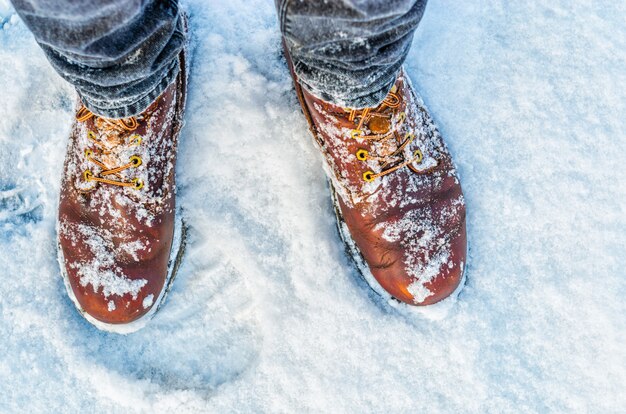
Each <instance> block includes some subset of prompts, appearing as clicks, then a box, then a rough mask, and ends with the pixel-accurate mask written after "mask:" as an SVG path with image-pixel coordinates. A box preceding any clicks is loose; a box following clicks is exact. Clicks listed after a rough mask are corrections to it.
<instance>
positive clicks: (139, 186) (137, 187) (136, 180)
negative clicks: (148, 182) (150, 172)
mask: <svg viewBox="0 0 626 414" xmlns="http://www.w3.org/2000/svg"><path fill="white" fill-rule="evenodd" d="M131 182H132V183H133V184H135V186H134V187H133V188H134V189H135V190H141V189H142V188H143V181H141V180H140V179H139V178H133V179H132V180H131Z"/></svg>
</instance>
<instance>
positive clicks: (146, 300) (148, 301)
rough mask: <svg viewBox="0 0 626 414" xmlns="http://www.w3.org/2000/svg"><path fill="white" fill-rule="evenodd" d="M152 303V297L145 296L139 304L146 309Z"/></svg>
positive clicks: (151, 295)
mask: <svg viewBox="0 0 626 414" xmlns="http://www.w3.org/2000/svg"><path fill="white" fill-rule="evenodd" d="M153 303H154V295H153V294H150V295H148V296H146V297H145V298H143V302H142V303H141V304H142V305H143V308H144V309H148V308H149V307H150V306H152V304H153Z"/></svg>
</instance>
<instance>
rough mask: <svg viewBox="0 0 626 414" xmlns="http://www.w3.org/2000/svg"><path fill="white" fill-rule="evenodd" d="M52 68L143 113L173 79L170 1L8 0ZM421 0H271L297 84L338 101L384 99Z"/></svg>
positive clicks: (94, 99)
mask: <svg viewBox="0 0 626 414" xmlns="http://www.w3.org/2000/svg"><path fill="white" fill-rule="evenodd" d="M12 2H13V5H14V7H15V9H16V11H17V13H18V14H19V15H20V17H21V18H22V20H23V21H24V23H25V24H26V25H27V26H28V28H29V29H30V30H31V31H32V33H33V35H34V36H35V39H36V40H37V42H38V43H39V45H40V46H41V48H42V49H43V51H44V53H45V54H46V57H47V58H48V60H49V61H50V63H51V64H52V66H53V67H54V68H55V69H56V71H57V72H58V73H59V74H60V75H61V76H62V77H63V78H64V79H65V80H67V81H68V82H69V83H71V84H72V85H73V86H74V87H75V88H76V90H77V91H78V94H79V96H80V97H81V100H82V102H83V104H84V105H85V106H86V107H87V108H88V109H89V110H91V111H92V112H94V113H95V114H97V115H100V116H104V117H108V118H125V117H129V116H132V115H137V114H139V113H141V112H143V111H144V110H145V109H146V108H147V107H148V106H149V105H150V104H151V103H152V102H153V101H154V100H155V99H156V98H157V97H158V96H159V95H160V94H161V93H162V92H163V91H164V90H165V88H166V87H167V86H168V85H169V84H170V83H171V82H172V81H173V80H174V79H175V78H176V76H177V74H178V71H179V65H178V59H177V57H178V54H179V53H180V51H181V50H182V48H183V47H184V42H185V35H184V29H183V17H182V13H181V12H180V10H179V8H178V2H177V0H98V1H95V2H94V1H93V0H12ZM425 6H426V0H276V7H277V10H278V17H279V20H280V29H281V31H282V33H283V36H284V38H285V42H286V45H287V47H288V49H289V51H290V54H291V58H292V60H293V63H294V69H295V71H296V74H297V75H298V78H299V81H300V83H301V84H302V85H303V86H304V87H305V88H306V89H307V90H308V91H309V92H311V93H312V94H313V95H315V96H317V97H319V98H321V99H323V100H325V101H328V102H331V103H334V104H336V105H340V106H343V107H354V108H359V107H366V106H375V105H377V104H378V103H379V102H380V101H382V100H383V99H384V97H385V96H386V94H387V92H388V90H389V89H390V88H391V85H392V84H393V82H394V80H395V77H396V74H397V73H398V71H399V69H400V66H401V65H402V62H403V61H404V59H405V58H406V55H407V53H408V49H409V47H410V45H411V40H412V37H413V32H414V31H415V29H416V27H417V25H418V23H419V21H420V19H421V17H422V14H423V12H424V8H425Z"/></svg>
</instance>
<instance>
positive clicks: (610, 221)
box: [0, 0, 626, 414]
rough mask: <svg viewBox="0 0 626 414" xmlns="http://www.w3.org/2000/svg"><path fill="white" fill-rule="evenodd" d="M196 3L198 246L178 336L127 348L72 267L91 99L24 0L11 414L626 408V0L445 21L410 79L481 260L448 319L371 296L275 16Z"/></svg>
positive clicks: (4, 401)
mask: <svg viewBox="0 0 626 414" xmlns="http://www.w3.org/2000/svg"><path fill="white" fill-rule="evenodd" d="M204 3H211V4H212V5H211V6H208V5H206V4H204ZM185 4H186V5H187V9H188V10H189V12H190V15H191V30H192V36H193V39H192V45H193V68H192V78H191V85H190V86H191V93H190V99H189V106H188V113H187V116H186V120H187V124H186V127H185V129H184V130H183V134H182V137H181V139H182V141H181V144H182V147H181V156H180V162H179V169H178V178H179V184H180V193H179V196H180V197H179V203H180V204H181V205H182V206H183V207H184V209H185V215H186V218H187V221H188V223H190V225H191V238H190V248H189V251H188V255H187V257H186V259H185V262H184V265H183V267H182V271H181V273H180V275H179V276H178V279H177V280H176V283H175V285H174V288H173V291H172V292H171V294H170V296H169V298H168V300H167V303H166V305H165V307H164V308H163V309H162V311H161V312H160V313H159V314H158V315H157V317H156V318H155V319H154V320H153V322H152V323H151V324H150V325H149V326H148V327H147V328H146V329H144V330H143V331H140V332H138V333H136V334H133V335H130V336H117V335H113V334H106V333H102V332H99V331H97V330H95V329H94V328H93V327H92V326H90V325H89V324H88V323H87V322H86V321H84V320H83V319H82V318H81V317H80V316H79V315H78V313H77V312H76V311H75V309H74V307H73V305H72V304H71V302H70V300H69V299H68V297H67V295H66V293H65V289H64V287H63V284H62V281H61V278H60V276H59V270H58V267H57V262H56V251H55V231H54V225H55V217H56V204H57V197H58V192H59V181H60V173H61V167H62V162H63V157H64V151H65V143H66V137H67V134H68V131H69V126H70V123H71V120H72V105H73V102H74V99H75V98H74V93H73V91H72V89H71V88H70V87H69V86H68V85H67V84H65V83H64V82H63V81H62V80H61V79H60V78H59V77H58V76H57V75H56V74H55V73H54V71H53V70H52V69H51V68H50V67H49V66H48V64H47V63H46V61H45V59H44V57H43V55H42V53H41V52H40V50H39V49H38V47H37V45H36V44H35V42H34V41H33V39H32V37H31V36H30V34H29V33H28V31H27V30H26V28H25V27H24V25H23V24H22V23H21V22H20V21H19V19H17V18H16V17H12V14H11V11H10V7H9V5H8V3H7V1H6V0H0V269H1V271H0V272H1V276H0V278H1V279H0V412H1V413H14V412H15V413H17V412H29V413H40V412H46V413H48V412H50V413H52V412H54V413H64V412H67V413H77V412H90V413H110V412H124V413H128V412H130V413H133V412H176V413H187V412H198V413H200V412H202V413H205V412H215V413H224V412H272V413H274V412H277V413H295V412H297V413H300V412H325V413H343V412H351V413H366V412H377V413H381V412H392V413H396V412H422V413H424V412H428V413H430V412H433V413H438V412H449V413H459V412H467V413H507V412H511V413H517V412H536V413H547V412H555V413H574V412H576V413H603V414H604V413H623V412H625V411H626V391H625V386H626V345H625V344H626V305H625V300H624V297H625V296H626V280H625V279H626V270H625V269H626V25H625V24H624V16H626V2H624V1H614V0H598V1H587V0H578V1H571V0H538V1H534V2H510V1H508V0H476V1H473V2H465V1H454V0H432V1H431V4H430V5H429V7H428V9H427V12H426V15H425V17H424V20H423V23H422V25H421V26H420V28H419V30H418V32H417V34H416V38H415V43H414V46H413V49H412V51H411V54H410V56H409V58H408V61H407V68H408V72H409V74H410V75H411V77H412V78H413V81H414V84H415V85H416V86H417V87H418V89H419V90H420V91H421V92H422V94H423V96H424V99H425V101H426V102H427V104H428V105H429V106H430V109H431V110H432V112H433V116H434V117H435V118H436V119H437V120H438V122H439V124H440V126H441V130H442V132H443V133H444V135H445V136H446V137H447V140H448V143H449V146H450V149H451V151H452V153H453V155H454V156H455V157H456V161H457V164H458V167H459V170H460V173H461V179H462V184H463V186H464V190H465V195H466V199H467V204H468V214H469V215H468V229H469V243H470V257H469V273H468V277H469V279H468V285H467V287H466V288H465V290H464V291H463V292H462V294H461V296H460V298H459V302H458V303H457V304H456V306H455V307H454V308H453V309H452V310H451V312H450V313H449V314H448V316H447V317H446V318H445V319H443V320H440V321H436V320H431V319H428V318H422V319H419V318H418V319H411V320H407V319H405V318H404V317H402V316H399V315H398V314H396V313H394V312H391V311H388V310H387V309H386V308H384V307H383V306H381V305H380V304H377V303H376V302H374V301H372V298H371V297H370V296H369V295H368V291H367V290H366V289H365V288H364V287H363V285H362V284H361V283H360V282H358V281H357V278H356V273H355V271H354V269H353V268H352V267H351V264H350V261H349V260H348V258H347V257H346V256H345V255H344V253H343V247H342V245H341V242H340V239H339V237H338V235H337V232H336V230H335V224H334V217H333V213H332V210H331V204H330V199H329V194H328V191H327V187H326V180H325V177H324V175H323V172H322V168H321V158H320V156H319V154H318V153H317V152H316V149H315V147H314V146H313V143H312V141H311V137H310V136H309V133H308V131H307V127H306V123H305V120H304V117H303V116H302V115H301V113H300V110H299V108H298V105H297V102H296V97H295V95H294V92H293V90H292V87H291V80H290V79H289V76H288V72H287V68H286V67H285V64H284V61H283V60H282V58H281V51H280V38H279V34H278V32H277V23H276V17H275V12H274V8H273V2H272V1H271V0H229V1H219V2H204V1H202V0H187V1H185Z"/></svg>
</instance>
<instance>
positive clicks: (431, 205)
mask: <svg viewBox="0 0 626 414" xmlns="http://www.w3.org/2000/svg"><path fill="white" fill-rule="evenodd" d="M287 58H288V61H289V57H288V56H287ZM289 64H290V67H291V63H290V62H289ZM291 69H292V76H293V78H294V83H295V88H296V92H297V93H298V98H299V100H300V104H301V105H302V109H303V112H304V114H305V116H306V117H307V120H308V122H309V126H310V129H311V131H312V133H313V135H314V137H315V140H316V142H317V144H318V146H319V148H320V150H321V152H322V154H323V155H324V158H325V161H326V163H325V166H326V167H327V174H328V176H329V178H330V183H331V191H332V195H333V200H334V204H335V211H336V214H337V220H338V228H339V231H340V234H341V237H342V238H343V240H344V242H345V243H346V247H347V249H348V251H349V252H350V254H351V256H352V257H353V259H354V260H355V262H356V264H357V266H358V268H359V270H360V271H361V274H362V275H363V277H364V278H365V280H366V281H367V282H368V283H369V285H370V286H371V287H372V288H373V289H374V290H375V291H376V292H378V293H379V294H380V295H382V296H383V297H386V298H390V299H396V300H399V301H401V302H404V303H407V304H410V305H430V304H433V303H436V302H438V301H441V300H442V299H444V298H446V297H448V296H449V295H451V294H452V293H453V292H454V291H455V290H456V289H457V287H459V285H460V283H461V280H462V278H463V271H464V268H465V262H466V245H467V241H466V232H465V201H464V199H463V193H462V191H461V185H460V183H459V180H458V177H457V174H456V171H455V169H454V166H453V164H452V160H451V158H450V154H449V152H448V150H447V148H446V146H445V144H444V142H443V139H442V137H441V135H440V134H439V131H438V130H437V128H436V126H435V124H434V122H433V120H432V118H431V117H430V115H429V113H428V111H427V110H426V107H425V106H424V103H423V102H422V100H421V99H420V98H419V97H418V96H417V95H416V93H415V92H414V91H413V88H412V86H411V84H410V81H409V79H408V78H407V77H406V75H405V73H404V71H401V72H400V74H399V75H398V77H397V80H396V82H395V85H394V86H393V88H392V89H391V91H390V92H389V94H388V95H387V97H386V98H385V100H384V101H383V102H382V103H381V104H380V105H379V106H377V107H376V108H365V109H349V108H341V107H338V106H335V105H332V104H330V103H328V102H324V101H322V100H320V99H318V98H316V97H315V96H313V95H311V94H310V93H308V92H307V91H306V90H305V89H304V88H302V87H301V85H300V84H299V82H298V79H297V76H296V75H295V73H294V72H293V67H291Z"/></svg>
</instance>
